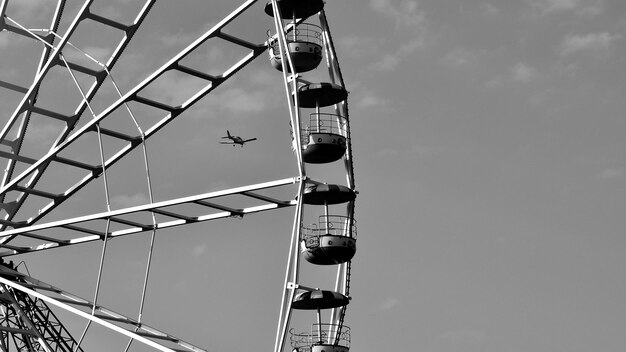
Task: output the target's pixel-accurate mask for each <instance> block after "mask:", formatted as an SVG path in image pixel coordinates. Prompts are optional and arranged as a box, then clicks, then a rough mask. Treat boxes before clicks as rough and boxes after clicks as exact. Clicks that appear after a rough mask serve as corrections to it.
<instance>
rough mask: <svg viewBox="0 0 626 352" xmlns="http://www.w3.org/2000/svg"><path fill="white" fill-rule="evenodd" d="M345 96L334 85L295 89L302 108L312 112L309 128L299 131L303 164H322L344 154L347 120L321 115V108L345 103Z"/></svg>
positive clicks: (315, 85) (328, 114)
mask: <svg viewBox="0 0 626 352" xmlns="http://www.w3.org/2000/svg"><path fill="white" fill-rule="evenodd" d="M347 97H348V92H347V91H346V90H345V88H343V87H341V86H339V85H337V84H334V83H326V82H322V83H309V84H306V85H304V86H302V87H300V88H299V89H298V102H299V104H300V106H301V107H303V108H315V109H316V112H315V113H312V114H311V115H310V120H309V123H308V125H307V124H304V126H303V129H302V130H301V140H302V158H303V160H304V161H305V162H306V163H310V164H325V163H330V162H333V161H336V160H339V159H341V158H342V157H343V156H344V154H345V152H346V139H347V135H348V133H347V130H346V119H345V118H344V117H343V116H340V115H338V114H334V113H321V112H320V110H319V109H320V108H321V107H327V106H332V105H335V104H339V103H341V102H342V101H344V100H346V98H347Z"/></svg>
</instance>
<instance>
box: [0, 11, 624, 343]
mask: <svg viewBox="0 0 626 352" xmlns="http://www.w3.org/2000/svg"><path fill="white" fill-rule="evenodd" d="M12 3H13V4H12V7H10V11H9V12H8V15H9V16H10V17H12V18H15V19H16V20H19V21H21V22H23V23H24V24H25V25H27V26H45V25H46V24H47V21H48V20H47V19H46V18H47V17H45V16H49V10H50V9H51V6H50V3H52V1H43V0H28V1H25V0H19V1H16V0H13V1H12ZM69 3H70V4H71V5H70V6H69V8H70V9H68V14H69V13H72V9H73V10H74V11H75V9H76V8H77V6H76V4H74V3H73V2H71V1H70V2H69ZM97 3H98V6H97V8H98V9H99V11H102V13H106V14H107V15H110V16H112V17H114V18H120V19H125V20H128V19H131V18H133V17H134V16H135V15H134V14H135V13H136V11H137V9H138V7H139V5H138V4H139V2H138V1H130V0H128V1H126V0H123V1H122V0H116V1H107V2H97ZM238 5H239V3H238V2H233V1H226V0H220V1H201V0H181V1H165V0H163V1H160V2H158V3H157V4H156V5H155V7H154V9H153V10H152V13H151V15H150V16H149V17H148V20H147V21H146V23H145V24H144V25H143V26H142V27H141V29H140V31H139V32H138V33H137V35H136V37H135V38H134V39H133V42H132V45H131V46H130V47H129V48H128V49H127V51H126V53H125V55H124V56H123V58H122V59H121V61H120V63H119V64H118V66H117V67H116V69H115V70H114V75H115V77H116V79H117V80H118V81H119V83H120V85H121V86H123V87H124V88H125V89H130V88H132V87H133V86H134V85H135V84H136V83H137V82H139V81H140V80H141V79H143V78H144V77H146V76H147V75H148V74H149V73H150V72H151V71H153V70H154V69H155V68H157V67H159V66H160V65H161V64H163V63H164V62H165V61H166V60H167V59H169V58H170V57H171V56H172V55H174V54H175V53H176V52H178V50H180V49H182V48H184V47H185V46H187V45H188V44H189V43H190V42H191V41H192V40H193V39H195V38H196V37H197V36H199V35H201V34H202V33H203V32H204V31H206V30H207V29H209V28H210V27H211V26H212V25H213V24H215V23H217V22H218V21H219V20H220V19H221V18H222V17H224V16H225V15H227V14H228V13H229V12H230V11H232V10H233V9H234V8H236V7H237V6H238ZM263 5H264V3H259V4H257V5H256V6H255V7H253V8H252V9H250V11H248V12H247V14H246V16H244V18H243V19H242V20H241V21H238V22H237V23H234V24H233V32H235V33H237V34H242V35H246V36H247V38H250V40H251V41H259V42H260V41H263V40H265V38H266V31H267V30H268V29H270V28H272V26H273V23H272V21H271V19H270V18H269V17H267V16H266V15H265V14H264V13H263V11H262V7H263ZM326 13H327V16H328V20H329V25H330V28H331V31H332V35H333V39H334V40H335V42H336V43H335V44H336V49H337V52H338V56H339V61H340V64H341V68H342V71H343V74H344V78H345V80H346V84H347V88H348V90H349V91H350V96H349V107H350V117H351V127H352V131H351V132H352V137H353V140H352V143H353V148H354V163H355V164H354V165H355V175H356V185H357V189H358V191H359V196H358V198H357V203H356V220H357V226H358V237H357V248H358V250H357V254H356V257H355V259H354V260H353V269H352V287H351V293H352V297H353V299H352V301H351V303H350V305H349V309H348V313H347V317H346V325H348V326H350V327H351V329H352V344H351V346H352V350H353V351H358V352H369V351H381V350H398V351H399V350H403V351H420V352H457V351H463V352H478V351H481V352H485V351H494V352H495V351H498V352H529V351H532V352H553V351H568V352H579V351H580V352H583V351H585V352H586V351H591V350H594V351H619V350H623V349H624V347H626V337H625V335H624V328H625V327H626V303H625V302H626V301H625V300H624V292H626V280H625V278H624V272H625V270H624V269H626V259H625V254H626V238H625V236H624V229H625V228H626V217H625V216H624V215H625V212H624V211H625V210H626V185H625V183H626V161H625V159H624V153H625V152H626V140H625V139H624V138H623V135H624V132H625V131H626V119H624V116H623V112H624V111H625V110H626V100H625V99H624V96H625V93H626V91H625V90H626V70H625V67H626V65H625V64H626V55H625V54H626V49H625V48H624V43H626V38H625V36H626V2H624V1H622V0H504V1H495V0H492V1H487V0H443V1H442V0H418V1H405V0H367V1H357V0H328V1H327V3H326ZM42 23H43V24H42ZM85 33H86V34H85V35H84V38H78V37H77V41H79V42H80V43H76V44H77V45H80V46H81V47H82V48H85V51H88V52H90V53H93V54H94V56H97V55H102V56H101V57H102V58H103V59H104V58H106V57H107V56H106V54H107V53H109V54H110V51H107V50H109V49H107V38H108V37H109V35H108V34H106V33H99V34H94V33H93V32H89V31H86V32H85ZM5 34H6V33H2V37H0V49H1V50H0V51H1V52H2V54H1V55H2V61H1V63H0V74H1V75H2V79H7V77H9V78H10V79H9V80H13V81H15V80H17V81H19V80H21V79H24V80H25V81H28V80H29V79H32V78H31V77H32V76H28V77H26V76H24V74H23V72H31V73H32V63H31V66H27V63H26V62H27V61H28V59H29V57H30V59H32V57H35V58H34V59H32V61H33V62H34V63H35V64H36V58H38V54H36V53H37V51H36V50H35V49H32V50H33V51H29V50H31V49H29V48H31V46H29V44H28V42H27V41H20V40H11V39H15V37H14V36H10V37H7V36H6V35H5ZM9 38H11V39H9ZM33 48H36V47H33ZM229 50H230V49H229V48H227V47H222V46H219V45H218V46H216V47H213V46H210V45H207V46H206V47H203V49H202V50H201V51H200V54H199V55H197V56H195V57H193V58H191V59H190V62H191V63H193V64H194V65H197V67H201V68H204V69H207V70H209V71H211V70H218V69H219V68H220V67H225V65H227V64H229V63H230V61H229V60H231V58H232V56H231V55H232V52H231V51H229ZM20 53H28V54H20ZM32 53H34V54H32ZM21 61H24V62H21ZM9 62H10V63H11V64H10V65H8V63H9ZM29 69H30V70H31V71H29ZM317 77H324V72H323V71H321V72H315V73H311V74H305V78H307V79H310V80H314V79H315V78H317ZM63 80H66V81H67V80H68V78H67V77H63V74H62V73H59V78H58V81H59V82H61V81H63ZM159 84H160V86H159V88H161V87H162V89H156V90H155V92H154V94H156V95H158V96H160V97H162V98H163V99H166V100H168V101H171V102H177V101H180V100H181V99H183V98H184V97H186V96H188V94H189V93H190V92H191V90H190V89H191V87H195V86H197V83H196V82H192V81H189V80H186V79H182V78H180V77H170V78H168V79H166V80H164V81H163V82H160V83H159ZM44 89H46V87H44ZM48 89H49V90H48V93H46V94H49V95H48V96H49V99H50V104H52V105H54V104H62V102H63V101H64V99H67V100H71V99H76V97H75V96H70V95H72V94H73V93H67V94H68V96H67V97H66V96H64V95H61V94H63V93H62V92H60V91H59V89H58V87H57V89H55V85H54V84H51V85H50V87H49V88H48ZM109 89H110V88H109ZM112 97H114V96H113V94H112V92H111V93H106V94H105V95H104V98H103V99H102V101H101V102H100V104H101V106H105V105H106V101H107V98H110V99H113V98H112ZM14 99H15V98H14V97H13V96H11V95H9V94H8V93H6V94H5V92H4V91H3V92H2V93H1V95H0V107H2V109H3V111H9V112H11V111H12V108H10V107H11V106H14V105H11V104H15V100H14ZM42 99H43V98H42ZM3 116H5V117H4V118H5V119H7V118H8V116H9V113H4V115H3ZM288 121H289V117H288V110H287V106H286V98H285V93H284V88H283V85H282V80H281V75H280V73H279V72H278V71H275V70H274V69H273V68H272V67H271V66H270V65H269V63H268V62H267V60H266V56H265V55H263V56H261V57H260V58H259V59H258V60H256V61H255V62H253V63H252V64H250V65H249V66H247V67H246V68H245V69H244V70H242V71H241V72H240V73H238V74H237V76H236V77H235V78H233V79H232V80H229V81H228V82H226V83H224V84H223V85H222V86H220V87H219V88H218V89H217V90H216V91H214V92H213V93H212V94H210V95H209V96H207V97H206V98H205V99H203V100H202V101H201V102H200V103H198V104H197V105H196V106H195V107H194V108H192V109H191V110H190V111H188V112H187V113H186V114H184V115H182V116H180V117H179V118H178V119H177V121H175V122H174V123H172V124H171V125H169V126H167V127H166V129H165V130H163V131H161V132H160V134H159V135H158V136H156V137H154V139H151V140H149V142H148V147H149V153H150V155H151V160H150V162H151V168H152V169H153V177H154V180H153V182H154V191H155V195H156V198H157V200H165V199H170V198H175V197H181V196H185V195H192V194H197V193H203V192H209V191H212V190H219V189H224V188H229V187H236V186H241V185H246V184H254V183H260V182H265V181H270V180H275V179H280V178H285V177H290V176H295V175H296V173H297V172H296V168H295V158H294V157H293V154H292V152H291V150H290V139H289V125H288ZM226 129H230V130H231V132H236V133H237V134H239V135H242V136H244V137H257V138H258V141H256V142H254V143H255V144H254V145H250V147H248V146H246V148H244V149H241V148H232V147H229V146H222V145H219V144H217V141H218V140H219V137H221V136H222V135H223V134H224V132H225V130H226ZM53 133H54V127H53V126H48V125H45V124H42V125H33V127H32V129H30V132H29V138H30V140H31V142H32V145H33V147H32V148H33V151H34V152H36V151H37V148H40V147H41V148H43V144H45V141H47V143H51V142H52V139H53V137H52V136H53ZM39 141H43V142H44V143H43V144H40V143H39ZM42 150H43V149H42ZM139 156H140V155H135V156H131V157H130V158H129V159H130V160H129V161H128V162H126V161H125V162H121V163H120V164H119V165H117V166H116V167H115V168H114V169H112V170H111V171H110V172H111V175H110V179H111V182H112V187H111V189H112V203H113V206H114V207H115V208H122V207H126V206H131V205H137V204H142V203H145V202H146V201H147V199H148V198H147V192H146V191H145V185H142V183H141V182H142V181H141V175H142V168H143V165H142V164H140V163H137V160H139ZM308 171H310V173H311V174H312V176H314V177H315V178H316V179H321V180H327V181H330V182H338V183H345V181H344V180H343V176H342V174H341V168H340V165H339V163H337V165H332V166H330V167H328V168H320V167H310V168H309V169H308ZM135 176H137V177H136V178H137V180H135ZM61 179H62V177H60V181H59V182H61ZM101 189H102V184H101V183H98V182H96V183H94V185H92V186H89V187H88V188H86V189H85V190H84V191H83V192H81V193H80V194H78V195H77V196H76V197H75V199H72V201H70V202H68V204H66V205H65V206H63V207H62V208H60V209H58V211H57V212H55V213H54V214H52V215H51V218H50V219H57V218H64V217H70V216H76V215H81V214H85V213H90V212H96V211H103V210H104V208H103V207H104V203H103V202H102V201H101V199H102V191H101ZM94 199H99V200H98V201H94ZM292 217H293V209H281V210H277V211H274V212H267V213H262V214H258V215H250V216H249V217H246V218H244V219H242V220H234V219H228V220H218V221H212V222H209V223H205V224H197V225H192V226H188V227H184V228H176V229H172V230H166V231H161V232H159V233H158V235H157V242H156V249H155V260H154V267H153V270H152V273H151V279H150V291H149V293H148V301H147V307H146V313H145V316H144V321H145V322H146V323H147V324H149V325H151V326H154V327H157V328H159V329H162V330H164V331H167V332H171V333H172V334H173V335H175V336H178V337H180V338H182V339H184V340H187V341H189V342H192V343H194V344H197V345H199V346H202V347H205V348H208V349H209V350H210V351H216V352H217V351H220V352H230V351H233V352H234V351H251V350H268V349H271V348H272V346H273V341H274V334H275V329H276V328H275V326H276V321H277V318H278V313H279V312H278V309H279V305H280V294H281V292H282V288H281V286H282V282H283V277H284V268H285V265H286V259H287V254H288V253H287V250H288V245H289V243H288V241H289V236H290V233H291V225H292ZM148 240H149V238H148V234H144V235H137V236H132V237H128V238H121V239H118V240H114V241H110V244H109V249H107V251H108V253H109V254H108V257H107V258H108V259H107V262H106V264H105V273H104V278H103V282H104V284H103V292H102V294H101V297H102V298H101V299H102V304H103V305H105V306H107V307H109V308H111V309H114V310H117V311H120V312H125V313H128V314H130V315H132V314H136V311H137V309H138V301H139V294H140V290H141V280H142V275H143V270H144V267H145V257H146V253H147V243H148ZM100 246H101V245H100V244H88V245H84V246H77V247H72V248H65V249H58V250H50V251H47V252H42V253H37V254H35V255H28V256H24V257H21V259H23V260H25V261H26V262H27V264H28V267H29V269H30V271H31V274H32V276H34V277H36V278H39V279H42V280H43V281H46V282H49V283H51V284H53V285H56V286H59V287H63V288H65V289H67V290H69V291H70V292H74V293H76V294H79V295H82V296H85V297H87V298H90V297H91V295H92V294H93V288H94V286H95V275H96V272H97V265H98V257H99V251H100V249H101V247H100ZM333 282H334V277H333V273H332V272H331V271H330V270H326V269H320V268H312V267H311V266H310V265H309V266H307V265H306V264H303V274H302V283H303V284H307V283H311V284H312V285H319V286H321V287H328V288H330V287H332V285H333ZM67 319H69V321H70V322H73V321H74V319H73V318H71V317H67ZM314 319H315V317H314V314H312V313H311V314H304V313H299V314H297V315H296V316H294V328H295V329H296V330H297V331H307V330H308V329H309V326H310V324H312V323H314ZM81 324H82V323H80V324H78V325H77V326H78V328H77V330H80V329H81V328H82V326H83V325H81ZM124 342H125V340H124V339H122V340H120V341H118V339H116V338H114V337H111V336H108V335H107V334H105V333H103V334H102V335H99V336H96V337H91V338H90V341H89V343H91V344H92V346H94V347H93V350H96V351H99V350H102V351H107V350H110V349H109V348H108V347H106V348H104V349H103V346H108V344H114V343H120V344H121V345H123V343H124ZM95 346H100V347H95ZM99 348H100V349H99ZM137 350H138V351H140V350H141V349H140V348H138V349H137Z"/></svg>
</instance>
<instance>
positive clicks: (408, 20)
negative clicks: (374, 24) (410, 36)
mask: <svg viewBox="0 0 626 352" xmlns="http://www.w3.org/2000/svg"><path fill="white" fill-rule="evenodd" d="M370 6H371V8H372V9H373V10H374V11H376V12H379V13H381V14H383V15H385V16H387V17H389V18H391V19H393V20H394V22H395V24H396V29H407V28H409V29H414V30H421V29H423V26H424V23H425V21H424V12H423V11H421V10H419V9H418V3H417V1H402V2H400V3H393V2H392V1H391V0H370Z"/></svg>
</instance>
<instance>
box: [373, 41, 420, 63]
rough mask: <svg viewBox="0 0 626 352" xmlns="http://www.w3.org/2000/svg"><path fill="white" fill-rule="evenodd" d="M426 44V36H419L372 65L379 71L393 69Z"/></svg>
mask: <svg viewBox="0 0 626 352" xmlns="http://www.w3.org/2000/svg"><path fill="white" fill-rule="evenodd" d="M424 45H425V41H424V37H418V38H416V39H414V40H413V41H410V42H408V43H406V44H404V45H402V46H400V47H399V48H398V49H397V50H396V51H395V52H391V53H387V54H385V55H383V56H382V58H381V59H380V60H378V61H377V62H375V63H374V64H373V65H372V68H373V69H375V70H377V71H393V70H395V69H396V68H397V67H398V65H399V64H400V63H401V62H403V61H404V60H406V58H408V57H410V56H411V54H413V53H415V52H416V51H417V50H419V49H420V48H423V47H424Z"/></svg>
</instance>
